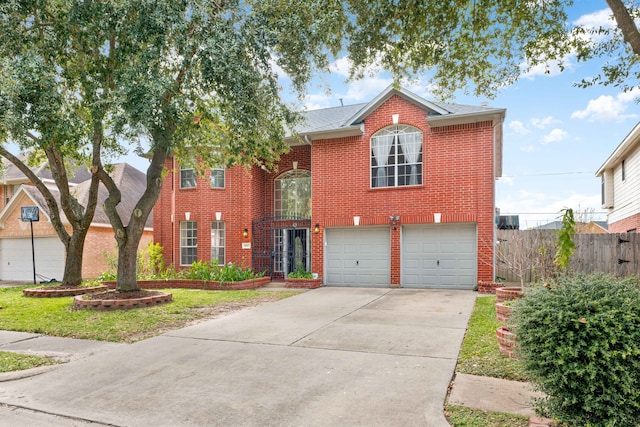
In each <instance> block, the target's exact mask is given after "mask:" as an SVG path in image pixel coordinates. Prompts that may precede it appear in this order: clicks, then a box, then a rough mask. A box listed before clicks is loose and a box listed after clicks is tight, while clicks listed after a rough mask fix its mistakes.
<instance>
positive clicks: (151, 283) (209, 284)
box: [102, 277, 271, 291]
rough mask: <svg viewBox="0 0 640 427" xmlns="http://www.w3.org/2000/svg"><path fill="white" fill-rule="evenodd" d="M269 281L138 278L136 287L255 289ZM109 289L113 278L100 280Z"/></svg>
mask: <svg viewBox="0 0 640 427" xmlns="http://www.w3.org/2000/svg"><path fill="white" fill-rule="evenodd" d="M270 282H271V279H270V278H269V277H258V278H256V279H249V280H243V281H241V282H222V283H221V282H215V281H210V280H187V279H168V280H138V281H137V283H138V287H140V288H141V289H170V288H177V289H204V290H207V291H243V290H247V289H256V288H260V287H262V286H265V285H268V284H269V283H270ZM102 283H103V284H104V285H106V286H108V287H109V288H110V289H115V287H116V282H115V280H109V281H104V282H102Z"/></svg>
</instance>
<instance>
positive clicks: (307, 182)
mask: <svg viewBox="0 0 640 427" xmlns="http://www.w3.org/2000/svg"><path fill="white" fill-rule="evenodd" d="M273 198H274V202H275V206H274V214H275V216H276V217H277V218H291V219H295V218H311V172H309V171H306V170H302V169H294V170H292V171H289V172H285V173H284V174H282V175H281V176H280V177H278V178H277V179H276V180H275V181H274V197H273Z"/></svg>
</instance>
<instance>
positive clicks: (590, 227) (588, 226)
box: [534, 221, 609, 234]
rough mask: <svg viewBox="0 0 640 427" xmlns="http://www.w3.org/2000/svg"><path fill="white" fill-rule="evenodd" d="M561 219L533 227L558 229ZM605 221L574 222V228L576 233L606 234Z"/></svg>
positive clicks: (560, 225)
mask: <svg viewBox="0 0 640 427" xmlns="http://www.w3.org/2000/svg"><path fill="white" fill-rule="evenodd" d="M561 228H562V221H552V222H549V223H547V224H543V225H539V226H537V227H534V229H535V230H560V229H561ZM607 228H608V225H607V222H606V221H589V222H576V225H575V230H576V233H577V234H607V233H609V230H608V229H607Z"/></svg>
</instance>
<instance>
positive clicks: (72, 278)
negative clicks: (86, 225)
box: [62, 229, 88, 286]
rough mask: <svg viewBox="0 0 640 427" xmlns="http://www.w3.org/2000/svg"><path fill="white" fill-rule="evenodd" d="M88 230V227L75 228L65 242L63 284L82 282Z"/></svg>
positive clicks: (76, 284)
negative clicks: (83, 257)
mask: <svg viewBox="0 0 640 427" xmlns="http://www.w3.org/2000/svg"><path fill="white" fill-rule="evenodd" d="M87 231H88V229H83V230H79V229H76V230H74V232H73V234H72V235H71V236H70V238H69V240H68V241H67V242H66V244H65V250H66V256H65V263H64V275H63V277H62V285H63V286H80V284H81V283H82V255H83V251H84V240H85V237H86V235H87Z"/></svg>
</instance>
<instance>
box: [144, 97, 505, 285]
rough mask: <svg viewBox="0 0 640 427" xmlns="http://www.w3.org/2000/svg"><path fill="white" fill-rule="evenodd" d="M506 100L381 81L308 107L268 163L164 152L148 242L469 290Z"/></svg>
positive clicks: (484, 262)
mask: <svg viewBox="0 0 640 427" xmlns="http://www.w3.org/2000/svg"><path fill="white" fill-rule="evenodd" d="M505 113H506V112H505V110H504V109H497V108H490V107H482V106H479V107H476V106H465V105H450V104H444V103H436V102H430V101H427V100H425V99H423V98H421V97H419V96H417V95H415V94H413V93H411V92H409V91H407V90H403V89H400V90H396V89H394V88H392V87H389V88H387V89H386V90H385V91H384V92H382V93H381V94H380V95H379V96H377V97H376V98H375V99H374V100H372V101H371V102H369V103H366V104H358V105H349V106H341V107H335V108H327V109H322V110H316V111H309V112H307V113H306V114H305V115H306V121H305V122H304V123H303V124H302V125H301V126H299V128H298V129H296V131H297V133H298V135H299V136H300V138H298V139H294V138H290V140H289V144H290V146H291V151H290V152H289V153H287V154H285V155H283V156H282V157H281V159H280V161H279V163H278V171H277V172H274V173H268V172H265V171H264V170H262V169H261V168H259V167H253V168H251V169H246V168H243V167H237V166H236V167H232V168H230V169H226V170H225V169H212V170H211V171H210V172H207V174H206V176H203V177H199V176H196V174H195V172H194V171H193V170H192V169H186V168H181V167H180V165H179V163H178V161H177V160H176V159H173V158H170V159H168V160H167V163H166V165H165V166H166V168H167V169H168V170H169V173H168V174H167V176H166V178H165V181H164V183H163V187H162V193H161V196H160V199H159V201H158V203H157V204H156V206H155V215H154V240H155V241H156V242H157V243H160V244H161V245H162V246H163V247H164V248H165V253H164V255H165V261H166V263H167V264H173V265H175V266H176V267H177V268H186V267H187V266H189V265H190V264H191V263H192V262H194V261H196V260H205V261H207V260H218V262H219V263H220V264H223V263H228V262H233V263H237V264H240V265H245V266H250V267H253V269H254V270H257V271H265V272H266V273H267V274H268V275H270V276H271V278H272V279H274V280H278V279H282V278H283V277H284V276H285V275H287V274H288V273H289V272H291V271H294V270H295V269H296V268H299V267H301V268H304V269H306V270H308V271H311V272H314V273H317V274H318V275H319V276H320V277H322V278H323V281H324V284H325V285H329V286H333V285H336V286H378V287H389V286H392V287H396V286H403V287H419V288H421V287H438V288H466V289H472V288H474V287H475V286H476V284H477V281H478V280H492V279H493V277H494V276H493V245H492V244H491V242H493V241H495V239H494V235H495V217H494V213H495V203H494V197H495V191H494V189H495V180H496V179H497V178H498V177H500V176H501V169H502V164H501V162H502V123H503V121H504V117H505Z"/></svg>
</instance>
